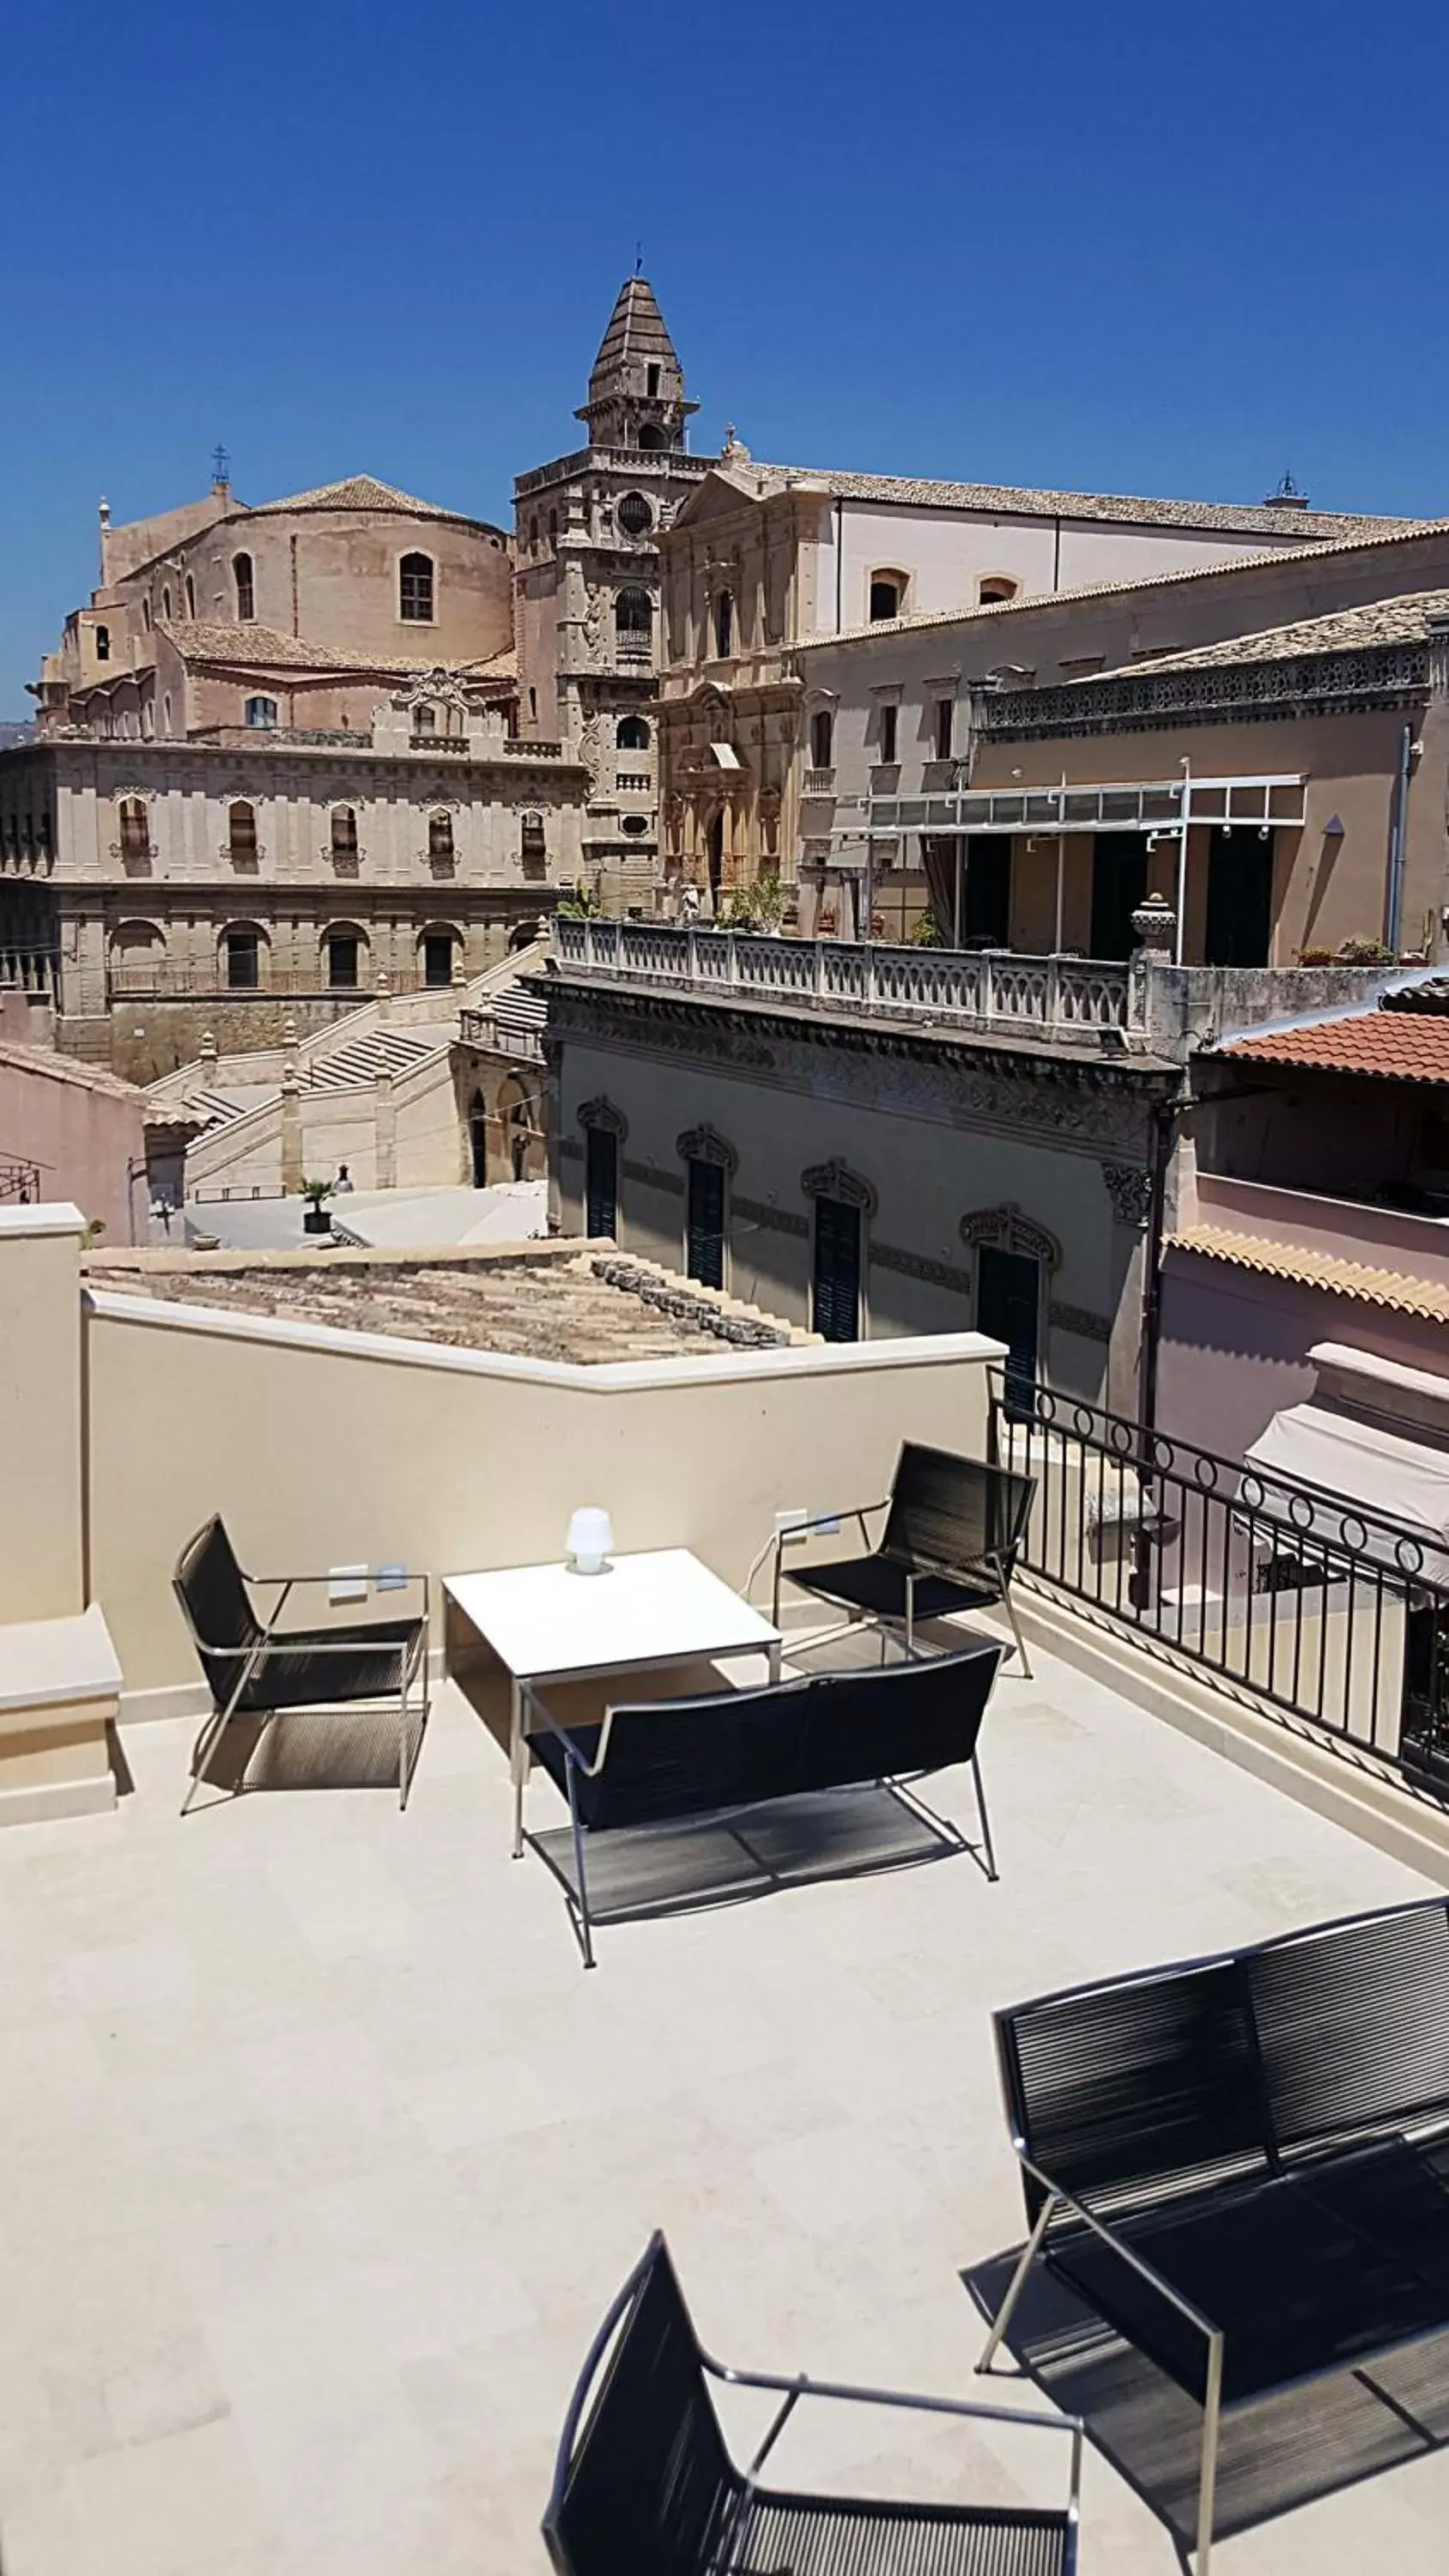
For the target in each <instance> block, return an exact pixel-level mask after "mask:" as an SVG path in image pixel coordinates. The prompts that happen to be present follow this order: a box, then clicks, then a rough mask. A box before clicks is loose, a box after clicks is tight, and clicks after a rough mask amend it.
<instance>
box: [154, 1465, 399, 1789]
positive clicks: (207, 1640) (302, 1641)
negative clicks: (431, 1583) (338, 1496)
mask: <svg viewBox="0 0 1449 2576" xmlns="http://www.w3.org/2000/svg"><path fill="white" fill-rule="evenodd" d="M330 1581H331V1577H330V1576H328V1575H326V1574H251V1575H248V1574H243V1572H242V1570H241V1567H240V1566H239V1565H238V1563H237V1560H236V1553H235V1550H234V1549H233V1547H232V1543H231V1540H230V1539H229V1538H228V1536H227V1533H226V1526H225V1523H224V1522H223V1521H222V1519H221V1517H220V1515H219V1514H213V1516H212V1518H211V1519H210V1520H209V1521H205V1522H203V1524H202V1526H201V1528H200V1529H199V1530H197V1531H196V1532H195V1533H194V1535H193V1536H192V1537H191V1538H189V1539H188V1540H187V1542H186V1545H185V1547H184V1548H183V1549H182V1551H181V1555H180V1557H179V1558H178V1560H177V1565H176V1572H175V1574H174V1576H173V1578H172V1585H173V1589H174V1591H175V1594H176V1598H177V1601H178V1602H179V1604H180V1607H181V1615H182V1617H183V1618H184V1620H185V1622H186V1625H187V1628H188V1630H189V1632H190V1635H191V1641H192V1644H193V1645H194V1646H195V1648H196V1652H197V1655H198V1657H199V1659H200V1663H201V1668H202V1670H203V1672H204V1673H205V1675H206V1679H207V1684H208V1687H209V1688H210V1691H211V1703H212V1705H211V1715H210V1716H209V1717H208V1718H207V1720H206V1723H205V1725H204V1726H203V1727H202V1730H201V1733H200V1735H199V1736H198V1738H197V1741H196V1746H195V1749H194V1751H193V1754H192V1760H191V1780H190V1783H189V1785H188V1788H187V1792H186V1797H185V1799H184V1801H183V1803H182V1809H181V1812H182V1814H183V1815H185V1813H186V1810H187V1808H188V1807H189V1806H190V1804H191V1801H192V1798H193V1797H194V1796H195V1794H196V1791H197V1789H198V1788H199V1787H200V1786H201V1784H202V1782H203V1781H204V1780H205V1779H206V1776H207V1769H208V1765H209V1764H210V1762H211V1760H212V1757H213V1755H214V1754H215V1753H216V1751H217V1749H218V1747H219V1745H220V1743H221V1740H222V1737H223V1736H224V1735H225V1733H226V1730H227V1727H228V1726H229V1725H230V1724H231V1722H232V1720H233V1719H234V1718H251V1719H262V1720H272V1719H276V1718H278V1717H280V1716H281V1715H282V1714H283V1713H284V1712H286V1711H294V1712H295V1711H299V1710H308V1711H312V1710H317V1709H321V1708H327V1709H335V1708H342V1707H347V1708H357V1707H369V1708H387V1709H388V1710H389V1711H391V1710H392V1709H395V1710H396V1712H397V1723H398V1757H397V1780H398V1800H399V1804H400V1805H402V1806H404V1807H405V1806H406V1805H407V1802H408V1790H409V1788H410V1786H411V1784H412V1776H413V1772H414V1770H415V1769H416V1767H417V1760H418V1754H419V1752H420V1750H421V1747H422V1740H423V1735H424V1732H425V1730H426V1727H427V1722H428V1652H427V1649H428V1584H427V1577H426V1576H425V1575H415V1576H411V1577H409V1578H408V1581H409V1584H410V1586H411V1588H412V1589H413V1590H414V1591H415V1592H416V1591H419V1590H420V1591H421V1595H422V1613H421V1616H418V1617H413V1618H405V1619H373V1620H362V1621H353V1622H350V1623H343V1622H341V1621H337V1622H334V1623H333V1624H332V1625H330V1626H326V1627H321V1628H282V1627H279V1626H278V1624H277V1623H278V1621H279V1620H280V1618H281V1616H282V1612H283V1610H284V1609H285V1607H286V1605H287V1602H288V1600H289V1598H290V1596H291V1594H292V1592H293V1590H294V1589H295V1588H296V1586H297V1585H299V1584H301V1585H304V1586H309V1587H316V1586H319V1585H328V1584H330ZM258 1589H261V1590H274V1591H275V1592H276V1594H277V1598H276V1600H275V1601H274V1602H273V1603H272V1605H271V1608H270V1609H269V1610H268V1611H267V1613H266V1615H265V1616H264V1617H258V1615H257V1612H256V1611H255V1609H254V1608H253V1606H252V1601H251V1593H252V1591H254V1590H258Z"/></svg>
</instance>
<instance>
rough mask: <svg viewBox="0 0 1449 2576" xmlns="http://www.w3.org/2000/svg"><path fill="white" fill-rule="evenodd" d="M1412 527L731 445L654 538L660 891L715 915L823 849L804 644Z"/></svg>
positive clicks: (819, 701)
mask: <svg viewBox="0 0 1449 2576" xmlns="http://www.w3.org/2000/svg"><path fill="white" fill-rule="evenodd" d="M1401 524H1402V523H1400V522H1394V521H1388V520H1376V519H1361V518H1350V517H1344V516H1340V515H1336V514H1333V513H1329V512H1322V511H1312V510H1309V509H1307V508H1305V507H1304V506H1303V504H1302V502H1301V501H1300V500H1299V499H1298V498H1297V497H1296V496H1294V497H1293V498H1292V499H1291V500H1284V499H1282V498H1275V499H1274V500H1273V501H1270V502H1267V503H1264V504H1262V505H1261V506H1251V507H1243V508H1238V507H1236V506H1231V505H1227V504H1219V503H1213V502H1200V501H1155V500H1134V499H1122V498H1117V497H1114V496H1112V495H1109V494H1101V493H1071V492H1034V491H1026V490H1023V491H1013V490H1005V489H1000V488H997V487H995V486H987V485H982V484H973V483H933V482H920V481H909V480H904V479H900V478H897V477H894V476H890V475H876V474H835V473H824V472H816V471H812V470H808V469H795V468H791V467H787V466H780V465H760V464H756V463H755V462H754V461H753V460H752V459H751V458H750V457H749V455H748V453H747V451H746V450H745V449H743V448H742V447H740V446H739V445H738V444H737V443H734V442H733V441H732V443H731V445H730V446H729V447H728V448H727V449H726V451H725V453H724V455H723V456H722V457H721V458H720V459H719V462H718V463H717V465H715V466H713V467H712V468H711V470H710V472H709V473H708V474H707V475H706V476H705V477H704V479H703V480H702V481H701V482H700V483H699V485H698V486H697V488H696V489H695V490H694V491H693V492H692V493H691V495H690V497H689V499H688V501H687V502H686V503H685V505H684V507H683V508H682V509H681V510H680V511H679V512H678V513H677V514H676V517H675V520H674V523H673V526H672V527H671V529H670V530H669V531H668V533H667V534H666V535H665V536H664V538H663V540H662V544H661V569H662V580H663V619H664V668H663V671H662V674H661V680H660V696H661V704H660V726H661V749H662V759H663V764H664V799H665V805H664V824H665V828H664V852H663V875H664V877H665V880H666V883H668V884H671V885H672V886H673V887H674V888H675V889H676V890H678V889H679V888H681V887H682V886H683V885H685V884H688V883H692V884H694V885H695V886H696V887H697V888H698V889H699V892H700V895H701V898H702V900H703V902H704V904H705V906H706V908H710V907H711V906H712V905H713V904H717V903H718V902H719V901H720V900H721V898H722V897H723V896H724V895H725V894H726V893H727V892H728V891H729V889H731V888H732V887H736V886H744V885H749V884H752V883H753V882H754V881H755V880H756V879H757V878H758V877H759V876H760V875H762V874H765V875H770V874H779V875H780V876H782V877H783V878H784V879H786V880H790V879H793V877H794V874H795V869H796V862H797V857H798V856H799V854H800V852H801V850H802V846H803V845H804V844H805V843H807V842H810V841H812V840H815V839H818V838H819V837H820V830H821V827H820V825H819V822H818V818H817V816H816V815H815V814H814V813H813V812H812V811H810V810H808V809H807V807H806V804H805V798H806V795H807V791H808V793H809V794H810V795H811V796H815V795H818V794H819V793H820V792H822V786H823V785H825V786H828V782H829V780H830V777H831V774H832V772H833V769H834V703H833V700H832V699H831V697H830V696H829V695H828V694H825V693H823V692H821V690H820V688H819V684H818V683H817V684H816V695H815V696H814V697H813V698H807V678H806V676H802V671H801V668H800V667H799V665H798V664H797V661H796V658H795V657H796V651H797V648H801V647H806V646H810V645H813V644H815V643H818V642H820V641H821V640H823V639H827V638H831V637H837V636H842V637H843V636H853V635H856V634H860V635H862V636H865V637H870V636H871V635H872V634H876V633H879V634H884V633H886V632H907V631H910V630H911V629H912V628H913V627H914V625H915V624H916V623H917V621H921V620H925V621H929V622H934V621H936V620H937V619H940V618H942V617H945V618H948V619H949V618H960V617H963V616H966V615H969V614H971V613H974V612H979V611H981V610H990V609H992V608H995V607H999V606H1002V605H1005V604H1008V603H1012V602H1018V601H1020V602H1027V601H1034V600H1038V599H1045V598H1051V597H1053V596H1055V595H1058V594H1062V593H1066V592H1080V591H1085V590H1092V589H1099V588H1101V587H1103V586H1110V585H1115V584H1117V583H1122V582H1125V583H1129V584H1130V583H1146V582H1154V581H1158V580H1162V579H1166V578H1170V577H1172V576H1176V575H1180V574H1187V573H1192V572H1195V571H1200V570H1202V569H1203V568H1205V567H1207V566H1211V565H1214V564H1220V563H1224V562H1230V561H1231V560H1233V559H1234V558H1241V557H1243V556H1257V555H1259V554H1261V553H1263V552H1264V551H1269V552H1278V551H1282V550H1284V549H1291V548H1301V547H1303V546H1305V545H1310V544H1322V543H1327V542H1331V541H1333V540H1335V539H1344V538H1353V537H1356V536H1368V535H1373V534H1385V533H1390V532H1393V531H1394V530H1395V529H1396V528H1397V527H1398V526H1399V525H1401ZM938 748H939V750H940V754H941V756H942V757H951V756H952V755H953V753H954V751H955V749H956V748H957V746H956V745H955V744H954V743H953V742H950V741H947V742H945V743H944V744H942V745H941V746H938ZM828 828H829V827H828V824H827V825H826V826H825V830H826V831H828Z"/></svg>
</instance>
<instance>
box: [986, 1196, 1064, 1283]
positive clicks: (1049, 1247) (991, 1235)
mask: <svg viewBox="0 0 1449 2576" xmlns="http://www.w3.org/2000/svg"><path fill="white" fill-rule="evenodd" d="M961 1240H962V1242H963V1243H967V1244H970V1245H971V1246H972V1248H973V1250H975V1249H979V1247H980V1246H981V1245H982V1244H983V1243H986V1244H990V1245H991V1246H992V1247H993V1249H994V1250H997V1251H1000V1252H1020V1253H1023V1254H1024V1255H1025V1257H1026V1259H1027V1260H1028V1261H1039V1262H1040V1263H1041V1265H1042V1268H1043V1269H1044V1270H1056V1269H1059V1268H1060V1266H1061V1258H1062V1247H1061V1245H1060V1244H1059V1243H1058V1241H1057V1239H1056V1236H1055V1235H1054V1234H1049V1233H1048V1232H1047V1229H1046V1227H1045V1226H1044V1225H1037V1224H1036V1223H1035V1222H1034V1221H1033V1219H1032V1218H1031V1217H1029V1216H1023V1215H1022V1212H1021V1210H1020V1208H1019V1207H1018V1206H1017V1205H1016V1203H1015V1201H1014V1200H1012V1199H1003V1201H1002V1203H1001V1205H1000V1206H999V1207H987V1208H972V1209H971V1210H970V1211H969V1212H968V1214H967V1215H965V1216H963V1218H962V1219H961Z"/></svg>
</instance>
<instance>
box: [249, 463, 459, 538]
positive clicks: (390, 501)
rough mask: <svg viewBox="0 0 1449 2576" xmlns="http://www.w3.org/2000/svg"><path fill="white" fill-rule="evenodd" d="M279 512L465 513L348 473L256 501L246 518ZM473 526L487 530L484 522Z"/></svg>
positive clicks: (437, 516) (451, 516)
mask: <svg viewBox="0 0 1449 2576" xmlns="http://www.w3.org/2000/svg"><path fill="white" fill-rule="evenodd" d="M279 510H385V511H391V512H394V513H397V514H400V515H401V516H403V517H405V518H409V519H466V518H467V516H468V513H467V512H466V511H465V510H445V509H443V508H442V507H441V506H440V504H439V503H438V502H436V501H420V500H418V499H417V497H416V495H415V494H414V493H411V492H399V490H398V489H397V486H396V484H393V483H379V481H378V479H377V476H376V475H375V474H349V475H347V476H346V477H345V478H344V480H343V481H342V482H341V483H319V484H318V486H317V489H316V491H315V492H292V493H289V494H288V496H287V498H286V499H285V500H283V501H259V502H258V503H257V504H256V506H255V507H254V508H253V509H251V510H248V511H247V513H246V516H247V517H248V518H253V519H255V518H265V517H266V516H268V515H269V514H272V513H275V512H277V511H279ZM472 524H473V525H474V526H477V527H486V526H487V525H488V524H489V523H488V521H486V520H481V519H480V520H475V521H473V522H472Z"/></svg>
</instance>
